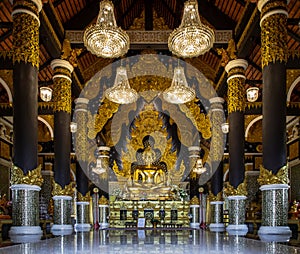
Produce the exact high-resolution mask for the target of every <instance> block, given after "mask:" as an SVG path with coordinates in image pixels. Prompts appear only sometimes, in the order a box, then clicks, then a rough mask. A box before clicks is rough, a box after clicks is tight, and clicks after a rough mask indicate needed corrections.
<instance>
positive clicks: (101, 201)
mask: <svg viewBox="0 0 300 254" xmlns="http://www.w3.org/2000/svg"><path fill="white" fill-rule="evenodd" d="M98 204H99V205H108V204H109V202H108V199H107V198H106V197H104V196H103V195H102V196H101V198H100V199H99V202H98Z"/></svg>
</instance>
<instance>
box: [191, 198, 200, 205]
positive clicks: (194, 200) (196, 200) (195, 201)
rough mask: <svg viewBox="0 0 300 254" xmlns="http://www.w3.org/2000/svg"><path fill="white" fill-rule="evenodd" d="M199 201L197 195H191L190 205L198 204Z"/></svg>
mask: <svg viewBox="0 0 300 254" xmlns="http://www.w3.org/2000/svg"><path fill="white" fill-rule="evenodd" d="M199 204H200V201H199V198H198V197H197V196H194V197H192V199H191V200H190V205H199Z"/></svg>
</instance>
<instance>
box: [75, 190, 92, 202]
mask: <svg viewBox="0 0 300 254" xmlns="http://www.w3.org/2000/svg"><path fill="white" fill-rule="evenodd" d="M90 198H91V196H90V193H89V192H87V193H86V194H85V195H83V194H82V193H81V192H79V191H77V201H78V202H89V201H90Z"/></svg>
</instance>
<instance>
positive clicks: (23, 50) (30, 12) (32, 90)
mask: <svg viewBox="0 0 300 254" xmlns="http://www.w3.org/2000/svg"><path fill="white" fill-rule="evenodd" d="M41 9H42V2H41V1H40V0H27V1H21V0H15V1H14V4H13V11H12V13H11V15H12V19H13V32H12V37H13V40H12V41H13V42H12V43H13V45H12V51H13V112H14V114H13V133H14V138H13V165H12V168H11V190H12V227H11V229H10V231H9V234H10V238H11V240H12V241H13V242H28V241H31V240H39V239H40V238H41V236H42V230H41V228H40V226H39V191H40V190H41V185H42V183H43V177H42V175H41V165H40V166H38V120H37V116H38V101H37V98H38V68H39V26H40V20H39V12H40V11H41ZM24 105H25V106H24Z"/></svg>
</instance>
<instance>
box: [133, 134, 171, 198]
mask: <svg viewBox="0 0 300 254" xmlns="http://www.w3.org/2000/svg"><path fill="white" fill-rule="evenodd" d="M143 145H144V148H143V149H138V151H137V153H136V159H137V161H136V162H134V163H133V164H132V166H131V171H132V178H131V180H130V182H129V183H127V189H128V192H129V193H130V197H131V199H140V198H145V199H168V198H169V197H170V195H169V194H170V190H171V188H170V186H169V181H168V174H167V166H166V164H165V163H164V162H161V161H160V158H161V153H160V151H159V149H155V148H154V139H153V138H152V137H151V136H146V137H144V139H143ZM145 194H146V197H145Z"/></svg>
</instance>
